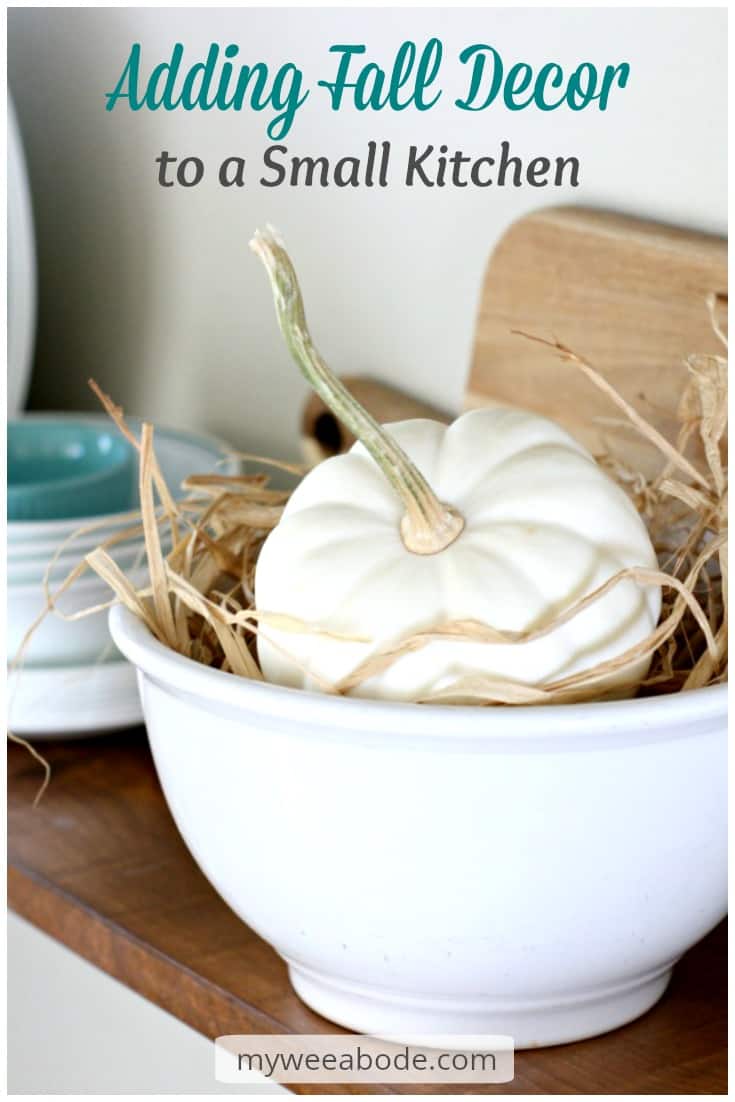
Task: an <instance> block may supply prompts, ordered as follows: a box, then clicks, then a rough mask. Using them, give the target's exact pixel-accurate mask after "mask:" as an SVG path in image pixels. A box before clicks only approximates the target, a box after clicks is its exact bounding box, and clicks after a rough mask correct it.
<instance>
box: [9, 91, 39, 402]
mask: <svg viewBox="0 0 735 1102" xmlns="http://www.w3.org/2000/svg"><path fill="white" fill-rule="evenodd" d="M7 118H8V176H7V184H8V192H7V214H8V239H7V264H8V268H7V271H8V373H7V379H8V396H7V409H8V416H9V417H17V416H18V414H19V413H20V411H21V410H22V409H23V406H24V405H25V400H26V394H27V391H28V383H29V381H30V376H31V365H32V362H33V344H34V339H35V328H36V257H35V247H34V241H33V210H32V207H31V195H30V189H29V187H28V175H27V172H26V165H25V157H24V155H23V143H22V141H21V137H20V130H19V129H18V120H17V118H16V116H15V109H14V107H13V103H12V100H11V99H10V97H8V112H7Z"/></svg>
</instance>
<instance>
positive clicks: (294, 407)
mask: <svg viewBox="0 0 735 1102" xmlns="http://www.w3.org/2000/svg"><path fill="white" fill-rule="evenodd" d="M430 35H438V36H440V37H441V38H442V39H443V40H444V43H445V47H446V51H447V59H451V58H453V57H455V56H456V54H457V52H458V51H459V50H460V49H461V48H462V47H463V46H465V45H467V44H468V43H471V42H475V41H483V40H484V41H487V42H490V43H492V44H494V45H495V46H497V48H498V49H499V50H500V52H501V53H502V55H503V57H504V58H506V59H507V61H508V63H510V62H511V61H514V60H519V59H525V60H528V61H531V62H532V63H534V64H535V65H540V64H541V63H543V62H544V61H548V60H552V59H555V60H558V61H560V62H561V63H562V64H563V65H565V66H567V65H574V64H576V63H578V62H579V61H581V60H594V61H595V62H597V63H598V64H599V65H603V64H605V63H606V62H609V61H610V62H618V61H621V60H627V61H629V62H630V64H631V78H630V83H629V87H628V89H627V90H625V91H624V92H621V93H618V94H616V95H613V97H612V99H611V102H610V107H609V109H608V111H607V112H606V113H605V114H600V113H599V112H597V111H596V110H591V109H588V110H586V111H583V112H581V113H577V114H572V113H571V112H568V111H556V112H553V113H549V114H542V113H540V112H538V111H535V110H528V111H523V112H520V113H516V114H514V115H511V114H509V113H508V112H507V111H505V110H503V109H501V108H498V107H495V108H492V109H491V110H490V111H488V112H486V113H478V114H473V113H469V112H459V111H457V110H455V109H453V108H452V106H451V103H452V99H453V95H452V93H455V94H456V92H457V91H458V88H457V87H456V85H457V79H456V76H455V80H454V82H453V81H452V80H450V79H449V77H450V73H454V74H458V73H460V71H461V70H460V67H459V66H453V65H451V64H447V65H446V66H445V69H444V71H443V73H444V76H445V79H444V81H443V86H444V87H445V88H446V91H445V94H444V97H443V100H442V102H441V103H440V104H439V105H437V107H436V108H434V109H433V110H431V111H428V112H426V113H424V114H418V113H416V112H403V113H402V114H395V113H390V114H387V113H385V112H384V113H382V114H380V115H370V114H369V113H364V114H361V115H357V114H355V113H351V112H340V114H338V115H334V114H332V113H331V112H330V111H329V110H328V109H327V105H326V102H325V100H324V99H323V98H321V97H320V96H317V95H316V94H312V95H311V97H310V99H309V100H308V102H307V103H306V104H305V106H304V107H303V109H302V111H301V112H300V114H299V116H298V117H297V119H296V122H295V124H294V127H293V130H292V132H291V133H290V134H289V136H288V138H287V139H286V144H287V145H288V146H289V149H290V151H291V152H292V153H293V154H296V153H311V154H318V153H325V154H327V155H329V154H331V155H333V156H339V155H343V154H346V153H350V152H353V151H354V152H356V153H360V152H361V151H362V150H363V149H364V147H365V143H366V141H367V140H368V139H370V138H377V139H390V140H392V141H393V142H394V143H395V149H396V150H397V151H401V150H403V149H405V148H406V147H407V146H408V145H409V144H410V143H412V142H416V143H426V142H434V143H436V144H441V143H442V142H446V143H447V144H449V145H450V147H452V148H454V147H460V148H462V149H464V150H465V151H466V152H471V153H474V154H475V155H479V154H481V153H483V152H485V151H487V152H488V153H490V154H493V153H494V151H495V150H496V149H497V147H498V145H499V143H500V141H501V140H502V139H504V138H508V139H509V140H510V141H511V142H512V145H513V147H514V151H515V152H518V153H519V154H521V155H523V156H525V157H529V158H530V157H532V156H534V155H540V154H552V155H556V154H558V153H566V154H573V155H578V156H579V157H580V159H581V162H582V186H581V187H579V188H578V189H577V190H576V191H575V192H573V193H572V192H571V191H568V192H560V191H555V190H554V191H552V190H550V189H547V190H546V191H543V192H536V191H534V190H532V189H530V188H524V189H520V190H515V189H512V188H506V189H504V190H500V189H497V190H493V189H489V190H488V191H481V190H472V189H469V188H468V189H466V190H455V189H452V188H445V189H444V190H442V191H439V190H438V189H434V190H433V191H429V190H426V191H423V192H422V191H419V190H415V189H412V190H409V189H406V188H404V187H401V186H398V185H397V186H394V187H393V188H392V189H390V190H389V191H386V192H379V191H376V190H372V191H368V190H366V189H360V190H351V189H345V190H336V189H334V188H330V189H325V190H322V189H318V188H313V189H298V190H294V189H290V188H286V187H283V188H278V189H272V190H267V189H264V188H259V187H258V186H256V185H255V184H254V183H252V184H251V186H249V187H247V188H245V189H243V190H236V189H232V190H222V189H221V188H219V187H218V185H217V182H216V178H215V174H214V172H213V170H212V166H214V165H216V164H217V163H218V161H219V160H220V159H222V158H223V157H225V156H227V155H229V154H237V153H240V154H243V155H246V156H249V157H251V158H253V160H257V159H259V157H260V154H261V152H262V149H263V148H264V147H265V146H266V145H267V144H269V143H268V139H267V138H266V137H265V125H266V121H267V118H266V116H265V115H257V114H254V113H251V112H243V113H241V114H234V113H229V112H226V113H218V114H215V113H210V114H202V113H200V112H192V113H183V112H173V113H168V114H167V113H165V112H162V111H159V112H156V113H150V112H146V111H141V112H139V113H137V114H132V113H130V112H128V111H126V110H125V109H120V108H118V109H117V110H116V111H115V112H113V113H111V114H110V113H107V112H106V111H105V110H104V106H105V100H104V93H105V92H107V91H109V90H111V89H112V87H113V86H114V84H115V82H116V80H117V77H118V75H119V73H120V71H121V68H122V65H123V62H124V60H125V58H126V57H127V53H128V50H129V47H130V44H131V43H132V42H133V41H136V40H137V41H140V42H141V43H142V44H143V49H144V58H146V59H148V61H149V62H151V63H152V62H153V61H158V60H161V59H163V58H164V57H165V56H166V55H167V53H169V52H170V49H171V47H172V45H173V43H174V42H175V41H177V40H179V41H181V42H183V43H184V45H185V47H186V51H187V56H188V57H189V58H190V60H198V59H199V58H200V57H203V56H204V54H205V53H206V49H207V47H208V46H209V43H210V42H213V41H218V42H221V43H226V42H229V41H233V42H237V43H239V44H240V45H241V58H242V60H245V61H248V60H249V61H256V60H259V59H264V60H268V61H270V62H271V63H273V64H275V65H277V64H279V63H280V62H282V61H283V60H285V59H288V58H291V59H294V60H296V61H297V62H298V63H299V64H300V66H301V67H302V68H303V69H304V71H305V74H306V77H307V80H308V82H309V83H312V82H314V81H315V80H316V79H317V78H318V77H320V76H324V75H325V71H326V72H328V71H329V62H328V60H327V59H328V55H327V48H328V46H329V45H330V44H332V43H334V42H340V41H362V42H365V43H366V44H367V45H368V47H369V50H370V52H371V54H373V55H375V57H376V58H378V59H381V60H383V61H384V62H386V61H388V59H389V58H390V57H391V56H392V55H393V53H394V51H395V49H396V48H397V46H398V45H399V44H400V42H401V41H403V39H404V38H412V39H414V40H416V41H418V42H422V41H423V40H425V39H426V38H428V37H429V36H430ZM9 75H10V86H11V89H12V93H13V95H14V97H15V100H16V103H17V108H18V114H19V118H20V123H21V127H22V130H23V133H24V137H25V141H26V145H27V152H28V157H29V162H30V172H31V175H32V184H33V194H34V202H35V208H36V222H37V233H38V236H39V246H40V268H41V319H40V335H39V345H38V355H37V366H36V376H35V380H34V389H33V392H32V401H33V403H34V404H35V405H45V406H50V407H54V406H55V407H71V408H73V407H83V406H91V405H92V400H91V397H90V396H89V395H88V393H87V391H86V388H85V380H86V378H87V376H88V375H90V374H94V375H95V376H96V377H97V378H98V379H99V380H100V382H101V383H102V384H103V385H104V386H105V387H106V388H108V389H109V390H110V391H111V392H112V393H113V394H114V396H115V397H116V398H117V399H118V400H119V401H122V402H123V404H125V405H126V407H127V408H128V409H129V410H130V411H131V412H137V413H140V414H144V415H146V416H148V417H150V418H153V419H156V418H158V419H161V420H165V421H168V422H170V423H173V424H179V425H189V426H191V427H194V428H202V429H207V430H210V431H213V432H217V433H219V434H221V435H224V436H225V437H228V438H229V439H230V440H231V441H232V442H233V443H236V444H239V445H241V446H246V447H248V448H250V449H254V450H260V451H266V452H269V453H271V454H281V455H288V454H294V453H295V452H296V439H295V429H296V424H297V419H298V413H299V409H300V404H301V401H302V398H303V395H304V386H303V384H302V382H301V380H300V378H299V377H298V376H297V374H296V372H295V369H294V368H293V367H292V366H291V364H290V362H289V360H288V358H287V355H286V354H285V352H284V350H283V348H282V346H281V343H280V340H279V337H278V335H277V332H276V327H275V322H274V318H273V315H272V310H271V306H270V301H269V295H268V292H267V289H266V283H265V278H264V275H263V272H262V271H261V270H260V267H259V265H258V263H257V261H256V260H255V259H254V258H253V257H252V256H251V255H250V254H249V253H248V251H247V249H246V243H247V240H248V238H249V235H250V234H251V232H252V230H253V228H254V227H255V226H256V225H257V224H259V223H262V222H264V221H266V220H268V221H271V222H274V223H275V224H276V225H277V226H279V228H280V229H281V230H282V231H283V232H284V234H285V236H286V237H287V239H288V242H289V244H290V246H291V249H292V252H293V254H294V256H295V258H296V259H297V262H298V266H299V269H300V271H301V273H302V279H303V283H304V285H305V289H306V292H307V296H308V305H309V312H310V317H311V322H312V329H313V332H314V334H315V336H316V337H317V339H318V342H319V343H320V345H321V346H322V349H323V351H324V353H325V355H326V356H327V357H328V359H329V361H330V362H331V363H332V365H333V366H334V367H335V368H336V369H338V370H339V371H342V372H348V371H349V372H364V373H369V374H373V375H376V376H379V377H381V378H383V379H386V380H395V381H398V382H400V384H401V385H402V386H403V387H404V388H406V389H409V390H412V391H414V392H416V393H417V394H419V395H422V396H423V397H425V398H426V399H429V400H431V401H434V402H435V403H438V404H440V405H443V406H445V407H447V408H458V407H459V405H460V402H461V396H462V391H463V387H464V382H465V377H466V374H467V370H468V365H469V355H470V348H471V342H472V329H473V321H474V311H475V305H476V297H477V293H478V288H479V283H480V279H481V275H482V270H483V267H484V265H485V262H486V260H487V256H488V253H489V251H490V249H491V248H492V246H493V243H494V242H495V241H496V239H497V238H498V236H499V235H500V233H501V232H502V231H503V229H504V228H505V227H506V226H507V225H508V224H509V222H511V221H512V220H513V219H514V218H515V217H517V216H518V215H519V214H521V213H522V212H523V211H525V210H528V209H530V208H532V207H534V206H539V205H543V204H548V203H558V202H563V201H572V200H574V201H575V202H582V203H584V204H592V205H601V206H608V207H615V208H618V209H621V210H624V211H629V212H637V213H640V214H641V215H649V216H653V217H656V218H660V219H663V220H667V221H671V222H677V223H682V224H687V225H691V226H694V227H698V228H702V229H706V230H712V231H717V232H724V229H725V224H726V169H725V157H726V126H725V100H726V16H725V13H724V12H723V11H722V10H715V9H709V10H708V9H665V8H663V9H640V10H635V9H625V8H619V9H608V10H604V9H598V10H595V9H566V10H562V9H560V10H556V11H555V10H553V9H530V10H523V9H474V10H461V11H451V10H449V9H434V10H427V11H421V10H408V9H386V10H379V9H374V10H369V11H358V10H354V9H353V10H343V9H323V10H321V11H318V12H315V11H313V10H312V11H310V10H308V9H299V10H292V11H289V10H283V9H280V10H279V9H251V10H247V9H239V10H238V9H224V10H200V9H179V10H172V9H158V10H156V9H137V10H136V9H96V10H94V9H69V8H67V9H43V8H38V9H26V10H22V9H17V8H16V9H15V10H12V11H10V13H9ZM162 148H166V149H168V150H170V151H171V152H173V153H179V154H182V155H184V154H192V153H193V154H197V155H199V156H201V157H203V158H204V159H205V161H206V162H207V164H208V165H209V166H210V174H209V178H208V179H205V181H204V182H203V183H202V184H201V185H200V186H199V187H198V188H194V189H191V190H189V191H183V190H180V189H170V190H163V189H161V188H159V187H158V185H157V184H156V182H155V175H154V173H155V166H154V163H153V162H154V158H155V157H156V156H157V155H158V154H159V153H160V151H161V149H162Z"/></svg>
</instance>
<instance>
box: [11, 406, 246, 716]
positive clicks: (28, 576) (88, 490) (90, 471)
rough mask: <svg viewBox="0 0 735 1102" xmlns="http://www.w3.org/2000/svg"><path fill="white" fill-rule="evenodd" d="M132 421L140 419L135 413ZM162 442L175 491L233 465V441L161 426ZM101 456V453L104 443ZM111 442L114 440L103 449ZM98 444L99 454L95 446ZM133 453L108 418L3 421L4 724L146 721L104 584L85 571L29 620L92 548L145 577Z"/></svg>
mask: <svg viewBox="0 0 735 1102" xmlns="http://www.w3.org/2000/svg"><path fill="white" fill-rule="evenodd" d="M131 427H132V428H133V430H134V431H135V430H137V428H138V425H137V423H136V422H134V421H133V422H131ZM154 441H155V450H156V455H157V457H158V461H159V464H160V467H161V471H162V474H163V476H164V478H165V480H166V482H167V484H168V486H169V488H170V490H171V491H172V493H173V494H174V496H177V497H181V496H184V495H183V492H182V491H181V489H180V487H181V483H182V481H183V480H184V479H185V478H186V477H187V476H188V475H191V474H195V473H196V474H203V473H208V472H210V471H214V470H218V471H219V472H220V473H235V472H236V471H237V469H238V464H237V461H236V460H233V459H232V458H227V450H228V446H227V445H226V444H224V443H223V442H222V441H219V440H217V439H214V438H212V437H208V436H201V435H195V434H193V433H189V432H182V431H178V430H172V429H164V428H156V430H155V434H154ZM100 448H101V449H102V453H103V460H104V461H100V453H99V449H100ZM105 448H107V449H108V450H107V451H106V452H105ZM95 449H97V454H96V456H95V455H94V454H91V455H90V453H94V452H95ZM136 505H137V461H136V456H135V454H134V452H133V449H132V448H131V447H129V445H127V444H125V443H124V442H123V441H122V439H121V437H120V436H119V434H118V433H117V430H116V429H115V428H114V427H113V426H111V423H110V421H109V419H108V418H107V417H105V416H104V415H102V416H94V415H83V414H73V415H60V414H53V415H51V414H49V415H46V414H35V415H34V414H32V415H27V416H25V417H24V418H23V419H22V420H20V421H14V422H11V423H10V424H9V426H8V528H7V541H8V542H7V658H8V663H9V666H10V687H9V689H10V691H9V694H8V725H9V727H10V729H11V730H12V731H14V732H16V733H18V734H31V735H33V736H35V737H45V738H52V737H62V736H68V735H70V734H74V735H83V734H84V735H93V734H96V733H98V732H102V731H108V730H113V729H115V728H120V727H126V726H129V725H132V724H135V723H139V722H141V720H142V713H141V710H140V702H139V698H138V691H137V687H136V680H135V671H134V669H133V667H132V666H131V665H130V664H129V663H128V662H127V661H126V660H125V659H124V658H123V657H122V655H121V654H120V652H119V651H118V650H117V648H116V647H115V646H114V644H113V642H112V640H111V638H110V635H109V631H108V627H107V616H106V611H104V610H100V611H99V612H97V613H94V614H92V615H89V616H84V617H83V618H79V619H76V620H74V619H71V620H70V619H68V617H70V616H74V614H75V613H78V612H80V611H81V610H85V609H90V608H95V607H96V606H99V605H105V604H106V603H107V602H109V600H110V598H111V593H110V590H109V588H108V587H107V586H106V585H105V583H104V582H103V581H102V580H101V579H99V578H98V577H97V575H96V574H94V572H93V571H91V570H90V569H87V570H85V571H84V573H83V574H81V576H80V577H78V578H77V579H75V581H74V582H73V583H72V584H71V585H70V586H69V587H68V588H66V589H65V590H64V592H63V593H61V594H60V595H59V596H58V598H57V599H56V600H55V601H54V604H55V607H56V609H57V610H58V611H57V612H55V613H48V614H46V615H45V616H44V617H43V618H42V620H41V622H40V623H38V624H37V626H36V627H35V629H34V631H33V633H32V635H31V637H30V639H29V640H28V642H27V643H26V645H25V647H24V648H23V651H22V659H20V660H19V661H18V662H17V664H16V659H17V657H18V652H19V649H20V648H21V646H22V645H23V641H24V638H25V636H26V634H27V632H28V630H29V628H30V627H31V626H32V625H33V624H34V623H36V621H37V620H38V618H39V616H41V614H42V613H43V610H44V608H45V607H46V603H47V593H48V594H50V595H52V596H53V595H54V594H55V593H56V592H57V591H58V590H59V588H60V587H61V585H62V583H63V582H64V581H65V579H66V578H67V577H68V576H69V574H70V572H71V571H72V570H73V569H74V568H75V567H76V566H77V565H78V564H79V563H80V562H81V561H82V560H83V559H84V556H85V555H87V554H88V553H89V552H90V551H91V550H92V549H93V548H94V547H96V546H98V545H99V544H101V543H103V542H104V541H106V540H108V539H110V537H119V540H118V541H117V542H116V543H115V544H114V545H113V546H111V547H110V548H109V554H110V555H111V556H112V558H113V559H114V560H115V561H116V562H117V564H118V565H119V566H120V568H121V569H122V570H123V571H124V573H125V574H126V575H127V577H128V578H130V580H131V581H132V582H133V583H134V584H136V585H144V584H145V583H146V581H147V568H146V565H145V551H144V545H143V537H142V534H141V533H140V532H139V531H136V530H137V528H138V526H139V518H138V515H137V513H136V511H135V510H136Z"/></svg>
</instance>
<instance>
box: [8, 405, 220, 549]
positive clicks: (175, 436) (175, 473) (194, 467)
mask: <svg viewBox="0 0 735 1102" xmlns="http://www.w3.org/2000/svg"><path fill="white" fill-rule="evenodd" d="M64 416H65V415H64V414H58V413H55V414H43V413H38V414H35V413H34V414H26V419H28V420H33V421H35V422H42V421H44V420H49V421H57V420H59V419H60V418H62V417H64ZM68 416H70V417H73V419H74V420H75V421H80V422H83V423H88V424H92V425H98V426H108V427H109V424H110V420H109V418H108V417H106V416H104V415H99V414H69V415H68ZM129 423H130V425H131V427H132V428H133V429H134V430H135V431H137V430H138V427H139V422H138V421H137V420H135V419H131V420H130V422H129ZM154 447H155V451H156V456H157V458H158V461H159V464H160V467H161V470H162V472H163V476H164V478H165V479H166V482H167V484H168V488H169V490H170V491H171V492H172V494H173V495H174V497H177V498H180V497H182V496H185V495H183V494H182V492H181V490H180V486H181V482H182V481H183V480H184V479H185V478H186V477H187V476H188V475H190V474H203V473H206V472H207V471H214V470H216V469H218V470H219V472H220V473H222V474H236V473H237V472H238V471H239V469H240V465H239V462H238V461H237V460H233V459H227V458H225V454H226V452H227V450H228V446H227V445H226V444H225V443H223V442H222V441H221V440H218V439H217V438H216V437H212V436H206V435H202V434H200V433H191V432H184V431H182V430H179V429H167V428H162V427H160V426H158V427H156V430H155V433H154ZM218 460H222V465H221V466H220V467H219V468H218V467H217V463H218ZM133 524H135V514H132V515H131V514H130V513H110V514H109V515H107V516H103V517H74V518H71V519H68V520H45V521H44V520H31V521H9V522H8V526H7V538H8V552H9V554H11V555H14V554H15V553H16V549H17V548H19V547H21V546H23V545H24V546H26V547H28V546H29V545H33V544H36V543H38V542H42V543H44V544H46V545H48V544H49V543H52V544H53V545H54V547H55V546H58V544H60V543H62V542H63V541H64V540H65V539H67V538H68V537H69V536H71V535H72V533H74V532H76V531H77V530H79V529H85V530H86V529H87V528H88V527H89V526H90V525H96V528H95V531H96V539H95V542H93V543H92V546H95V545H96V543H101V542H102V541H103V540H105V539H106V538H107V537H108V536H110V535H112V534H113V533H114V532H117V531H119V530H120V529H121V528H128V527H130V526H131V525H133ZM89 538H90V537H89V536H87V535H85V536H83V537H80V539H81V540H82V542H83V543H85V542H88V540H89Z"/></svg>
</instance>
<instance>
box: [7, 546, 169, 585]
mask: <svg viewBox="0 0 735 1102" xmlns="http://www.w3.org/2000/svg"><path fill="white" fill-rule="evenodd" d="M161 548H162V550H163V553H164V554H167V553H168V551H169V550H170V549H171V539H170V537H169V536H168V534H167V533H165V532H164V533H162V539H161ZM90 550H91V548H84V549H82V550H79V551H73V552H67V553H65V554H64V555H60V556H59V557H58V558H57V559H56V560H55V561H54V563H53V566H52V567H51V569H50V572H49V580H50V582H51V585H52V587H54V586H57V585H59V584H60V583H61V582H63V581H64V579H65V578H66V577H67V576H68V575H69V574H70V573H71V571H72V570H73V569H74V568H75V567H76V566H78V565H79V564H80V563H81V562H82V561H83V559H84V557H85V555H86V554H87V552H88V551H90ZM107 553H108V555H110V557H111V558H112V559H113V560H114V561H115V562H116V563H117V564H118V566H119V567H120V568H121V569H122V570H125V571H127V570H129V569H131V568H132V567H134V566H140V565H142V564H143V563H145V561H146V559H145V545H144V543H143V541H142V539H141V540H131V541H128V542H125V543H121V544H118V545H116V546H114V547H110V548H108V549H107ZM51 559H52V556H48V555H40V556H38V557H34V556H27V557H26V558H25V559H10V558H9V559H8V565H7V575H8V585H9V586H11V587H14V586H19V585H33V584H38V585H41V584H42V582H43V579H44V576H45V574H46V570H47V569H48V568H49V566H50V564H51ZM82 577H88V578H91V577H94V572H93V571H92V569H91V568H88V569H87V570H86V571H85V573H84V574H83V575H82ZM75 584H76V583H75Z"/></svg>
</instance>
